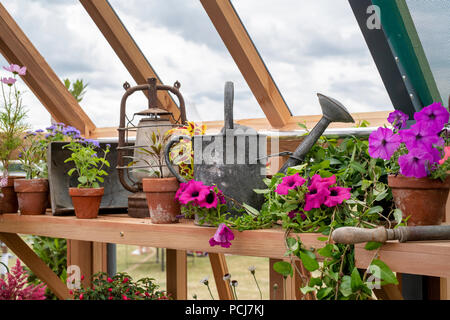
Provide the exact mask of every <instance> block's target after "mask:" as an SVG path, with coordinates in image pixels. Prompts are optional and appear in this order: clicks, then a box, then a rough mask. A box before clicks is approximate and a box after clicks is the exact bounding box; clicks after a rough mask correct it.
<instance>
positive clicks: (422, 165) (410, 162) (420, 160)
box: [398, 148, 433, 178]
mask: <svg viewBox="0 0 450 320" xmlns="http://www.w3.org/2000/svg"><path fill="white" fill-rule="evenodd" d="M432 162H433V156H432V155H431V154H430V153H429V152H428V151H427V150H426V149H422V148H415V149H411V150H410V151H409V153H408V154H404V155H402V156H400V157H399V158H398V164H399V165H400V173H401V174H402V175H404V176H405V177H415V178H424V177H426V176H427V175H428V165H429V164H431V163H432Z"/></svg>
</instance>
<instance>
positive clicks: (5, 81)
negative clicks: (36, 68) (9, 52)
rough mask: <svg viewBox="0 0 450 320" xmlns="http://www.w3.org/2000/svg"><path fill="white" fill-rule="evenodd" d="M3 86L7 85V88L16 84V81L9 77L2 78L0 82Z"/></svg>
mask: <svg viewBox="0 0 450 320" xmlns="http://www.w3.org/2000/svg"><path fill="white" fill-rule="evenodd" d="M1 81H2V82H3V83H4V84H7V85H8V86H12V85H13V84H14V83H16V81H17V80H16V79H14V78H11V77H9V78H2V80H1Z"/></svg>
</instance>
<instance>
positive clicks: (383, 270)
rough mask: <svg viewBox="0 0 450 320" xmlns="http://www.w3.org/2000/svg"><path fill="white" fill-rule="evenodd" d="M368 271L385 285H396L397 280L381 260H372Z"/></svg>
mask: <svg viewBox="0 0 450 320" xmlns="http://www.w3.org/2000/svg"><path fill="white" fill-rule="evenodd" d="M369 271H370V272H371V273H372V274H374V275H377V274H379V275H380V278H381V280H383V281H385V284H398V280H397V277H396V276H395V274H394V273H393V272H392V270H391V269H390V268H389V267H388V266H387V265H386V264H385V263H384V262H383V261H381V260H378V259H374V260H373V261H372V263H371V265H370V266H369Z"/></svg>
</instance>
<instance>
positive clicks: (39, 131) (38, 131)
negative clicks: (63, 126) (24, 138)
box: [35, 129, 44, 133]
mask: <svg viewBox="0 0 450 320" xmlns="http://www.w3.org/2000/svg"><path fill="white" fill-rule="evenodd" d="M35 132H37V133H41V132H44V130H42V129H37V130H36V131H35Z"/></svg>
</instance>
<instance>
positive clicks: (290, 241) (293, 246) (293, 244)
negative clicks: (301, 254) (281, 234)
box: [286, 238, 298, 251]
mask: <svg viewBox="0 0 450 320" xmlns="http://www.w3.org/2000/svg"><path fill="white" fill-rule="evenodd" d="M286 245H287V247H288V248H289V249H290V250H292V251H295V250H297V249H298V241H297V239H294V238H287V239H286Z"/></svg>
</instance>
